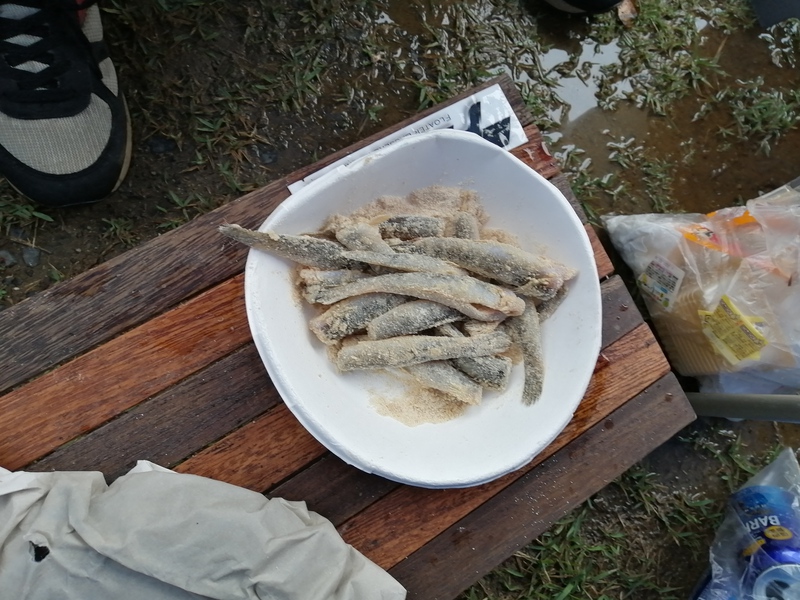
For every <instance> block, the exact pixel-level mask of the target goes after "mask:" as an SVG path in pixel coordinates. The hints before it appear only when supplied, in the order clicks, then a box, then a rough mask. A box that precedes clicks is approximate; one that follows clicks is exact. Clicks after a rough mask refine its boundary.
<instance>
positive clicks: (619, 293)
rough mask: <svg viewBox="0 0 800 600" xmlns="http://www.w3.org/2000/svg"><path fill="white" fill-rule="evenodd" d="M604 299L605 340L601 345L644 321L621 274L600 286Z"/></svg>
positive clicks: (608, 342)
mask: <svg viewBox="0 0 800 600" xmlns="http://www.w3.org/2000/svg"><path fill="white" fill-rule="evenodd" d="M600 290H601V291H602V296H601V298H602V301H603V331H602V336H603V341H602V343H601V347H602V348H605V347H606V346H608V345H609V344H611V343H613V342H615V341H617V340H618V339H620V338H621V337H622V336H623V335H626V334H627V333H629V332H630V331H633V330H634V329H635V328H636V327H638V326H639V325H640V324H641V323H642V322H643V319H642V314H641V313H640V312H639V311H638V310H637V308H636V306H635V305H634V304H633V298H631V295H630V294H629V293H628V288H626V287H625V283H624V282H623V281H622V278H621V277H620V276H619V275H614V276H612V277H610V278H609V279H607V280H606V281H604V282H603V284H602V285H601V286H600Z"/></svg>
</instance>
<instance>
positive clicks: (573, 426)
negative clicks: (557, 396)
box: [340, 324, 669, 568]
mask: <svg viewBox="0 0 800 600" xmlns="http://www.w3.org/2000/svg"><path fill="white" fill-rule="evenodd" d="M668 372H669V364H668V363H667V361H666V359H665V358H664V356H663V354H662V353H661V350H660V348H659V346H658V344H657V342H656V340H655V338H654V337H653V334H652V333H651V331H650V329H649V328H648V327H647V325H645V324H643V325H640V326H639V327H637V328H636V329H635V330H634V331H633V332H631V333H630V334H629V335H627V336H625V337H624V338H622V339H621V340H619V341H618V342H616V343H615V344H612V345H611V346H609V347H608V348H606V349H605V350H604V351H603V353H602V354H601V356H600V359H599V360H598V364H597V367H596V370H595V375H594V377H593V379H592V382H591V383H590V385H589V389H588V390H587V393H586V396H585V397H584V399H583V401H582V402H581V405H580V406H579V407H578V409H577V411H576V412H575V416H574V417H573V419H572V421H571V422H570V423H569V425H567V427H566V429H565V430H564V431H563V432H562V433H561V435H559V436H558V438H556V440H555V441H554V442H553V443H552V444H551V445H550V446H548V448H547V449H545V450H544V451H543V452H542V453H541V454H540V455H539V456H538V457H537V458H536V459H534V461H532V462H531V463H530V464H529V465H527V466H526V467H524V468H523V469H520V470H519V471H516V472H514V473H510V474H509V475H506V476H504V477H501V478H499V479H497V480H495V481H493V482H490V483H488V484H486V485H483V486H479V487H473V488H466V489H460V490H425V489H421V488H413V487H406V486H404V487H400V488H398V489H397V490H395V491H393V492H392V493H390V494H389V495H388V496H386V497H385V498H383V499H381V500H380V501H379V502H376V503H374V504H372V505H371V506H369V507H368V508H366V509H365V510H363V511H362V512H360V513H359V514H358V515H356V516H355V517H353V518H352V519H350V520H349V521H347V522H346V523H344V524H343V525H342V526H341V527H340V533H341V534H342V536H343V537H344V539H345V540H346V541H347V542H348V543H350V544H352V545H353V546H354V547H356V548H358V549H359V550H360V551H362V552H364V553H365V554H366V555H367V556H368V557H369V558H370V559H371V560H373V561H374V562H376V563H377V564H379V565H381V566H382V567H384V568H389V567H392V566H393V565H395V564H396V563H397V562H398V561H400V560H402V559H403V558H405V557H406V556H408V555H409V554H411V553H412V552H414V551H415V550H416V549H417V548H419V547H421V546H422V545H424V544H425V543H427V542H428V541H429V540H431V539H432V538H434V537H435V536H437V535H439V534H440V533H441V532H442V531H443V530H444V529H446V528H447V527H448V526H449V524H450V523H452V522H453V521H455V520H457V519H460V518H462V517H463V516H465V515H466V514H468V513H469V512H470V511H471V510H473V509H474V508H476V507H477V506H480V505H481V504H482V503H483V502H486V501H487V500H488V499H489V498H491V497H492V496H494V495H495V494H496V493H498V492H499V491H500V490H501V489H503V488H505V487H506V486H508V485H509V484H510V483H511V482H513V481H514V480H515V479H517V478H519V477H520V476H521V475H523V474H524V473H525V472H527V471H530V470H531V469H532V468H533V467H534V466H536V465H537V464H539V463H540V462H542V461H543V460H544V459H546V458H547V457H548V456H550V455H552V454H553V453H554V452H556V451H557V450H558V449H559V448H562V447H564V446H565V445H567V444H569V443H570V442H571V441H572V440H574V439H576V438H577V437H579V436H580V435H581V433H583V432H584V431H586V430H587V429H589V428H590V427H592V426H594V425H595V424H596V423H598V422H599V421H601V420H603V419H604V418H606V417H607V415H609V414H610V413H611V412H613V411H614V410H616V409H617V408H619V407H620V406H622V405H623V404H624V403H625V402H626V401H628V400H629V399H630V398H632V397H633V396H635V395H636V394H638V393H640V392H641V391H642V390H643V389H645V388H646V387H647V386H648V385H650V384H652V383H654V382H655V381H657V380H658V379H660V378H661V377H662V376H664V375H665V374H666V373H668ZM407 506H414V511H411V512H409V511H407V510H404V508H403V507H407ZM387 514H391V515H393V518H392V519H391V520H387V519H386V515H387Z"/></svg>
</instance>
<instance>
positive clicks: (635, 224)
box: [603, 186, 800, 393]
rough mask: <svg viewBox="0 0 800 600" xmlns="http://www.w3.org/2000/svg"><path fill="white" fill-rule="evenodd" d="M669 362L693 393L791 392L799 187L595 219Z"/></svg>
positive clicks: (797, 367) (799, 286) (798, 336)
mask: <svg viewBox="0 0 800 600" xmlns="http://www.w3.org/2000/svg"><path fill="white" fill-rule="evenodd" d="M603 221H604V224H605V226H606V228H607V229H608V232H609V235H610V237H611V241H612V242H613V244H614V246H615V248H616V249H617V251H618V252H619V253H620V255H621V256H622V258H623V260H625V262H626V263H627V264H628V266H630V268H631V269H632V270H633V272H634V275H635V276H636V278H637V281H638V283H639V286H640V288H641V290H642V296H643V297H644V300H645V303H646V305H647V309H648V311H649V313H650V316H651V317H652V321H653V325H654V327H655V328H656V331H657V332H658V334H659V338H660V340H661V342H662V344H663V345H664V349H665V351H666V354H667V356H668V357H669V359H670V362H671V363H672V365H673V367H674V368H675V370H676V371H678V372H679V373H680V374H682V375H686V376H693V377H697V378H698V379H699V380H700V381H701V386H702V391H714V392H729V393H793V392H795V391H796V390H798V389H799V388H800V319H799V318H798V315H799V314H800V274H799V273H800V192H798V191H797V190H795V189H793V188H791V187H788V186H784V187H782V188H778V189H777V190H775V191H773V192H771V193H769V194H766V195H764V196H760V197H758V198H755V199H753V200H750V201H749V202H748V203H747V206H743V207H733V208H726V209H723V210H719V211H717V212H714V213H711V214H708V215H701V214H646V215H614V216H608V217H604V219H603Z"/></svg>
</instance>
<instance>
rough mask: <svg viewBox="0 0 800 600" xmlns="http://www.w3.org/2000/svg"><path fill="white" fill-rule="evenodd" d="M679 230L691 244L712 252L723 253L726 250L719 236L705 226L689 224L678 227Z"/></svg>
mask: <svg viewBox="0 0 800 600" xmlns="http://www.w3.org/2000/svg"><path fill="white" fill-rule="evenodd" d="M678 230H679V231H680V232H681V233H682V234H683V237H685V238H686V239H687V240H689V241H690V242H694V243H695V244H700V245H701V246H704V247H706V248H710V249H711V250H716V251H717V252H723V251H724V250H725V248H724V247H723V245H722V240H720V238H719V236H718V235H717V234H716V233H714V231H712V230H711V229H709V228H708V227H706V226H705V225H701V224H700V223H689V224H688V225H682V226H680V227H678Z"/></svg>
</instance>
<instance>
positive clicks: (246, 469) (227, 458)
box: [175, 404, 325, 492]
mask: <svg viewBox="0 0 800 600" xmlns="http://www.w3.org/2000/svg"><path fill="white" fill-rule="evenodd" d="M324 453H325V448H324V447H323V446H322V445H321V444H320V443H319V442H317V440H315V439H314V438H313V437H312V435H311V434H310V433H308V431H306V429H305V428H304V427H303V426H302V425H301V424H300V422H299V421H298V420H297V419H296V418H295V417H294V415H293V414H292V413H291V412H290V411H289V409H288V408H286V405H285V404H279V405H278V406H276V407H275V408H274V409H272V410H271V411H269V412H268V413H267V414H266V415H264V416H263V417H261V418H259V419H256V420H255V421H253V422H252V423H248V424H247V425H245V426H244V427H242V428H241V429H238V430H237V431H235V432H233V433H232V434H231V435H229V436H228V437H226V438H224V439H222V440H220V441H219V442H217V443H216V444H213V445H212V446H209V447H208V448H207V449H205V450H203V451H202V452H199V453H198V454H196V455H195V456H193V457H192V458H190V459H189V460H187V461H185V462H183V463H181V464H179V465H178V466H177V467H176V468H175V470H176V471H179V472H181V473H193V474H194V475H202V476H204V477H210V478H212V479H218V480H220V481H225V482H227V483H231V484H233V485H238V486H241V487H245V488H249V489H251V490H254V491H257V492H260V491H262V490H265V489H267V488H269V487H271V486H273V485H275V484H277V483H278V482H280V481H281V480H282V479H284V478H286V477H288V476H289V475H291V474H292V473H294V472H295V471H298V470H300V469H301V468H303V466H305V465H306V464H307V463H309V462H311V461H313V460H315V459H317V458H319V457H320V456H322V455H323V454H324Z"/></svg>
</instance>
